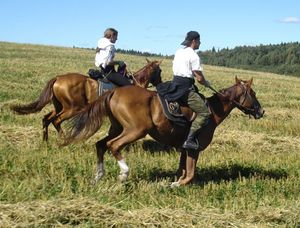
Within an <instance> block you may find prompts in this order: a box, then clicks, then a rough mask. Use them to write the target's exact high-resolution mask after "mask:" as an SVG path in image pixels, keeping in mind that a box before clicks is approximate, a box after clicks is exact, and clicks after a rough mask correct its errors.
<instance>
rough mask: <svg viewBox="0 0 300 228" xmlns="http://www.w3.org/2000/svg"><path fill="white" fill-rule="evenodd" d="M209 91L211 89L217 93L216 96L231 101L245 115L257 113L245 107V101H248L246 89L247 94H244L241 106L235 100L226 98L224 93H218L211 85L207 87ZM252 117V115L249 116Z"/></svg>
mask: <svg viewBox="0 0 300 228" xmlns="http://www.w3.org/2000/svg"><path fill="white" fill-rule="evenodd" d="M207 87H208V88H209V89H211V90H212V91H213V92H215V93H216V94H218V95H220V96H222V97H224V98H226V99H229V101H230V102H231V103H233V104H234V105H235V106H236V107H237V108H238V109H240V110H241V111H242V112H243V113H245V114H249V113H250V112H253V111H255V110H254V109H250V108H247V107H245V106H243V104H244V102H245V100H246V94H247V89H246V88H245V93H244V100H243V102H242V104H240V103H239V102H237V101H235V100H234V99H230V98H228V97H227V96H225V95H224V94H223V93H220V92H219V91H217V90H216V89H215V88H213V87H212V86H211V85H209V86H207ZM249 115H250V114H249Z"/></svg>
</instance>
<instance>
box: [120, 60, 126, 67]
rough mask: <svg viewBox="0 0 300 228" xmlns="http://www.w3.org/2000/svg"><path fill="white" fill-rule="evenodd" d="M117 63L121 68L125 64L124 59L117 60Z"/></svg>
mask: <svg viewBox="0 0 300 228" xmlns="http://www.w3.org/2000/svg"><path fill="white" fill-rule="evenodd" d="M118 65H119V67H121V68H123V67H124V66H126V63H125V62H124V61H118Z"/></svg>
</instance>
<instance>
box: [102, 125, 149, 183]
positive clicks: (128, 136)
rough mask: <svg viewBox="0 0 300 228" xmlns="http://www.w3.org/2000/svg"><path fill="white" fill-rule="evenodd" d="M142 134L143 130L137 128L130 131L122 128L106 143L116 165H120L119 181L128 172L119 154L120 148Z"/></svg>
mask: <svg viewBox="0 0 300 228" xmlns="http://www.w3.org/2000/svg"><path fill="white" fill-rule="evenodd" d="M144 136H145V133H144V131H138V130H137V129H135V130H132V131H131V132H126V130H123V132H122V133H121V134H120V135H119V136H118V137H116V138H114V139H112V140H110V141H109V142H108V143H107V146H108V148H109V149H110V150H111V152H112V154H113V156H114V157H115V158H116V160H117V161H118V165H119V167H120V175H119V180H120V181H122V182H123V181H126V180H127V177H128V174H129V167H128V166H127V164H126V162H125V160H124V158H123V156H122V155H121V153H120V150H121V149H122V148H123V147H124V146H126V145H127V144H129V143H131V142H134V141H136V140H137V139H140V138H142V137H144Z"/></svg>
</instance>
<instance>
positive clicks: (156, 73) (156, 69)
mask: <svg viewBox="0 0 300 228" xmlns="http://www.w3.org/2000/svg"><path fill="white" fill-rule="evenodd" d="M147 62H148V64H149V66H150V72H151V73H150V81H149V82H150V83H151V84H152V85H154V86H157V85H158V84H160V83H161V82H162V80H161V69H160V64H161V63H162V60H160V61H156V60H155V61H152V62H151V61H149V60H148V59H147Z"/></svg>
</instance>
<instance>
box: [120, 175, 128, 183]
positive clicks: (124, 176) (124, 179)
mask: <svg viewBox="0 0 300 228" xmlns="http://www.w3.org/2000/svg"><path fill="white" fill-rule="evenodd" d="M127 177H128V174H127V173H121V174H120V175H119V181H121V182H125V181H126V180H127Z"/></svg>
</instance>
